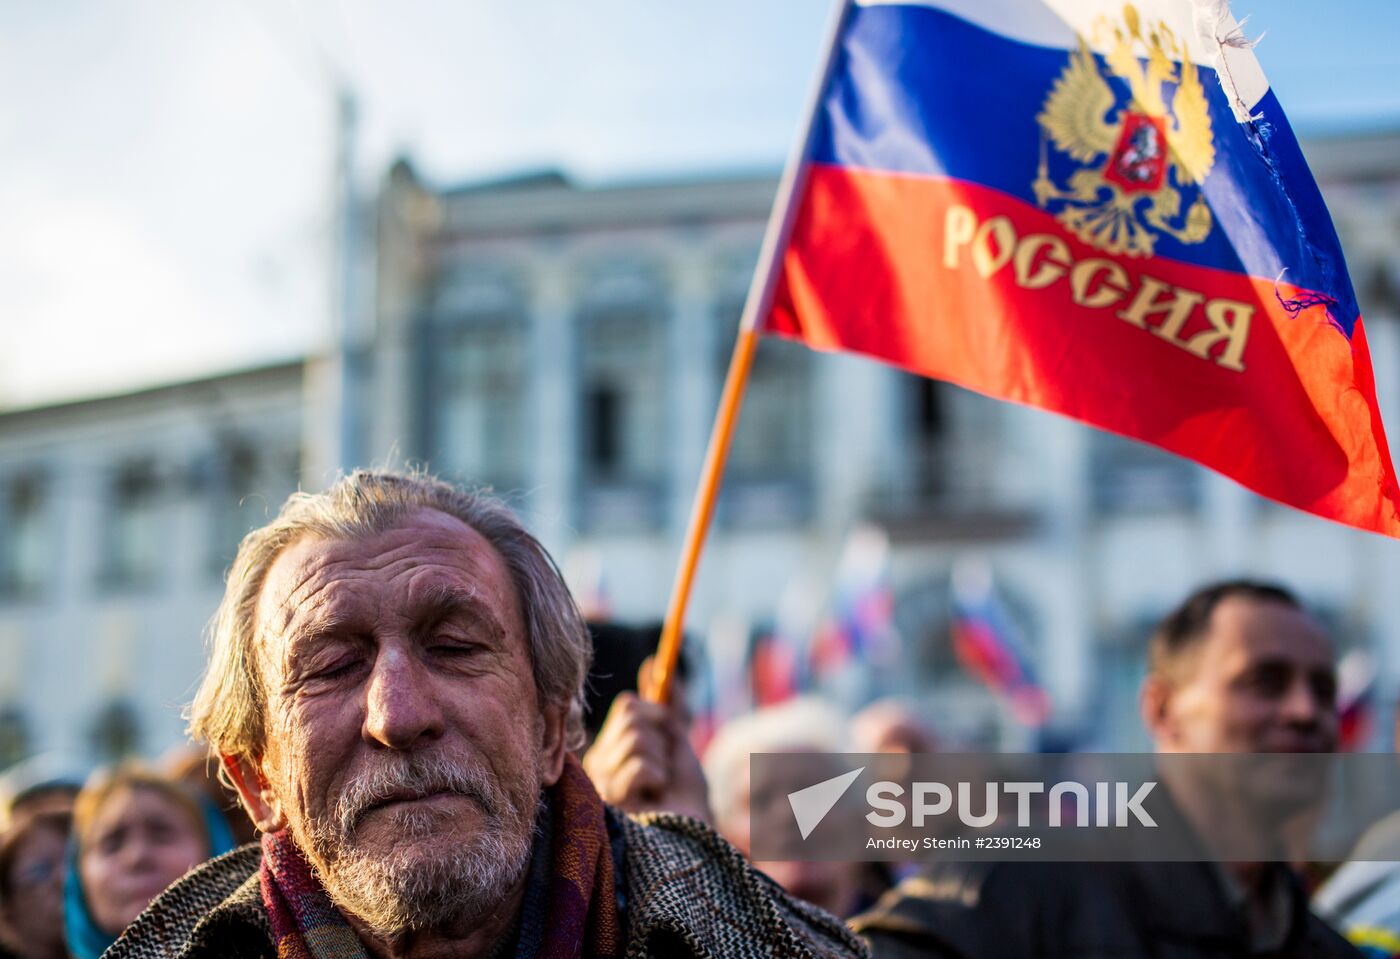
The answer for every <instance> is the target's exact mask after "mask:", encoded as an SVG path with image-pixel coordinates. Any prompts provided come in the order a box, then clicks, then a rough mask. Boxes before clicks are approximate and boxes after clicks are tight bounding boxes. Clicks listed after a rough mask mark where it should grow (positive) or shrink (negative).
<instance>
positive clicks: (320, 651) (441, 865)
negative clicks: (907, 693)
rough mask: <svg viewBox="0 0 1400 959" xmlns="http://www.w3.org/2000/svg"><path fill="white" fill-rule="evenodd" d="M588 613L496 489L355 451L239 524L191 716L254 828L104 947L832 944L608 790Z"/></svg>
mask: <svg viewBox="0 0 1400 959" xmlns="http://www.w3.org/2000/svg"><path fill="white" fill-rule="evenodd" d="M589 657H590V647H589V641H588V633H587V630H586V629H585V627H584V625H583V622H582V620H581V619H580V617H579V614H578V611H577V609H576V608H575V606H574V603H573V600H572V599H571V598H570V596H569V593H568V591H567V589H566V588H565V586H564V583H563V581H562V579H561V578H560V576H559V573H558V571H557V569H556V568H555V566H554V563H553V562H552V561H551V560H550V558H549V556H548V555H547V554H546V553H545V551H544V549H543V548H542V547H541V546H540V545H539V543H538V542H537V541H536V540H535V539H534V538H533V537H532V536H531V535H530V534H529V533H528V532H526V530H525V529H524V528H523V527H522V526H521V525H520V523H519V522H518V521H517V520H516V519H515V517H514V516H513V515H512V514H511V513H510V512H509V511H508V510H507V509H505V508H504V507H503V506H502V505H501V504H500V503H499V502H497V501H495V500H493V499H491V498H489V497H486V496H482V495H476V494H470V493H466V492H463V491H461V490H459V489H457V488H455V487H453V486H450V485H448V484H445V483H442V482H439V481H436V480H433V479H430V478H427V477H423V476H413V475H401V474H394V473H387V472H356V473H355V474H353V475H351V476H349V477H347V478H345V479H343V480H341V481H340V482H339V483H338V484H336V485H335V486H334V487H333V488H332V489H330V490H329V491H327V492H325V493H322V494H319V495H308V494H304V493H298V494H296V495H294V496H293V497H292V498H291V499H290V500H289V501H288V502H287V504H286V505H285V506H284V507H283V509H282V511H281V514H280V515H279V516H278V517H277V518H276V519H275V520H273V522H271V523H270V524H269V525H267V526H265V527H263V528H262V529H258V530H255V531H254V532H252V533H251V534H249V535H248V537H247V538H246V539H245V540H244V541H243V544H242V546H241V547H240V549H239V552H238V556H237V558H236V559H235V561H234V564H233V568H232V570H231V572H230V574H229V579H228V585H227V589H226V592H225V595H224V600H223V603H222V605H221V606H220V609H219V612H218V614H217V616H216V619H215V622H214V627H213V640H212V654H211V660H210V663H209V668H208V672H207V673H206V675H205V678H204V682H203V685H202V686H201V687H200V690H199V692H198V694H197V696H196V698H195V701H194V704H193V707H192V709H191V729H192V731H193V732H194V734H195V735H196V736H197V737H199V738H201V739H203V740H205V741H206V742H208V743H209V745H210V746H211V747H212V748H213V749H214V750H215V751H216V752H217V753H218V754H219V755H220V756H221V757H222V759H223V765H224V769H225V771H226V772H227V773H228V776H229V777H230V779H231V780H232V782H233V784H234V785H235V787H236V788H237V790H238V792H239V794H240V796H241V797H242V799H243V803H244V805H245V806H246V808H247V809H248V811H249V813H250V815H251V816H252V818H253V820H254V821H255V822H256V823H257V825H258V827H259V828H260V829H261V830H262V831H263V833H264V835H263V839H262V842H261V845H260V846H258V845H249V846H245V847H243V848H242V849H239V850H237V851H235V852H233V853H230V854H229V855H227V856H223V857H221V858H219V859H216V860H214V861H212V862H210V863H207V864H205V865H204V866H202V867H200V868H199V869H197V870H195V871H194V872H192V873H191V874H189V875H188V876H187V877H185V878H184V879H182V880H181V881H179V882H178V883H176V884H175V885H174V886H172V887H170V889H168V890H167V891H166V892H165V893H164V894H162V895H161V896H160V897H159V898H158V899H157V900H156V901H155V902H153V903H152V904H151V906H150V908H149V909H148V910H147V911H146V912H145V913H143V914H142V915H141V916H140V917H139V918H138V919H137V920H136V921H135V922H134V923H133V924H132V925H131V926H130V927H129V928H128V929H127V931H126V933H125V934H124V936H123V937H122V938H121V939H120V940H119V941H118V942H117V944H116V945H115V946H114V947H113V949H112V950H111V951H110V952H109V953H108V955H109V956H112V957H148V956H150V957H154V956H181V957H191V959H193V957H205V956H211V957H212V956H268V957H271V956H284V957H285V956H292V957H350V956H453V957H457V956H460V957H497V956H531V957H534V956H540V957H544V956H549V957H565V956H578V957H599V959H603V957H619V959H620V957H622V956H623V955H626V956H628V957H634V956H666V957H672V956H697V957H736V956H737V957H745V956H752V957H758V956H774V955H782V956H848V955H860V954H863V949H862V947H861V946H860V944H859V943H858V942H857V941H856V940H855V939H854V938H853V937H852V936H851V934H850V933H849V932H847V931H846V929H845V928H844V927H843V926H842V925H841V924H840V923H839V922H837V921H836V920H835V919H833V918H832V917H830V916H828V915H827V914H825V913H823V912H821V911H820V910H818V909H815V908H813V907H811V906H808V905H806V904H804V903H801V902H799V901H797V900H794V899H792V898H790V897H788V896H787V895H786V894H784V893H783V892H782V891H781V890H780V889H779V888H777V887H776V886H775V885H774V884H773V883H771V882H769V881H768V880H767V879H765V878H764V877H763V876H761V875H759V874H758V873H756V872H754V871H753V870H752V869H751V868H750V867H749V866H748V865H746V864H745V862H744V860H743V857H742V856H740V855H739V854H738V853H737V852H736V851H735V850H734V849H733V848H732V847H730V846H729V845H728V844H727V843H725V842H724V840H722V839H721V838H720V837H719V836H718V835H716V834H715V833H714V832H712V831H711V830H710V829H709V828H708V827H706V826H704V825H703V824H701V823H699V822H697V821H695V820H693V819H688V818H686V817H683V816H678V815H674V814H664V813H662V814H651V815H649V816H643V817H637V818H632V817H628V816H625V815H622V814H620V813H618V812H617V811H616V810H614V809H612V808H610V807H608V806H606V805H604V803H603V802H602V800H601V799H599V797H598V794H597V792H596V791H595V790H594V788H593V785H592V784H591V783H590V782H589V780H588V778H587V777H586V776H585V775H584V773H583V771H582V769H581V768H580V766H579V764H578V762H577V761H576V760H575V759H573V758H572V756H571V755H570V749H572V748H574V747H576V746H577V744H578V743H579V742H580V740H581V734H582V727H581V702H582V698H581V697H582V691H583V682H584V677H585V675H586V673H587V667H588V662H589Z"/></svg>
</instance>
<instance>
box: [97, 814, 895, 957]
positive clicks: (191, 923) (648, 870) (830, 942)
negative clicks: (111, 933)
mask: <svg viewBox="0 0 1400 959" xmlns="http://www.w3.org/2000/svg"><path fill="white" fill-rule="evenodd" d="M620 818H621V821H622V824H623V836H624V850H625V851H624V853H623V875H624V878H625V883H626V886H625V889H626V893H627V903H628V906H627V959H649V957H657V959H685V957H695V959H759V957H782V959H809V957H810V959H828V957H830V959H836V957H868V955H869V953H868V952H867V950H866V948H865V946H864V945H863V944H862V943H861V942H860V940H858V939H857V938H856V937H855V936H854V934H852V933H851V932H850V931H849V930H848V929H847V928H846V926H845V925H844V924H843V923H842V922H841V921H840V920H839V919H836V918H835V917H834V916H831V915H829V914H827V913H826V912H823V911H822V910H821V909H818V908H817V907H816V906H813V905H810V904H808V903H805V902H803V901H801V900H799V899H794V898H793V897H791V896H789V895H788V894H787V893H785V892H783V890H782V889H781V888H779V887H778V885H777V884H776V883H774V882H773V881H772V880H770V879H768V877H766V876H764V875H763V874H762V873H759V872H758V871H756V870H755V869H753V868H752V867H751V866H750V865H749V864H748V863H747V862H746V861H745V860H744V857H743V856H741V855H740V854H739V852H738V851H737V850H736V849H735V848H734V847H733V846H731V845H729V843H727V842H725V841H724V839H722V838H720V836H719V835H718V834H717V833H716V832H714V830H712V829H710V828H709V827H708V826H706V825H704V824H703V823H700V822H698V821H696V820H694V819H690V818H688V817H685V816H678V815H675V814H673V813H647V814H644V815H641V816H636V817H629V816H620ZM261 861H262V850H261V849H260V848H259V847H258V846H256V845H248V846H244V847H242V848H241V849H237V850H234V851H233V852H231V853H228V854H227V855H224V856H220V857H219V858H218V859H214V860H211V861H209V862H207V863H205V864H204V865H202V866H200V867H199V868H198V869H196V870H194V871H193V872H191V873H190V874H189V875H187V876H185V878H183V879H181V880H180V881H178V882H176V883H175V884H174V885H173V886H171V887H170V888H169V889H167V890H166V891H165V892H163V893H161V894H160V896H158V897H157V898H156V899H155V901H154V902H152V903H151V905H150V906H149V907H148V908H147V909H146V911H145V912H143V913H142V914H141V915H140V916H138V917H137V918H136V920H135V921H134V922H133V923H132V924H131V925H130V926H128V927H127V929H126V931H125V932H124V933H123V934H122V936H121V938H120V939H118V940H117V942H116V943H115V944H114V945H113V946H112V948H111V949H109V950H107V952H106V953H104V954H103V959H177V957H178V959H254V957H257V959H262V957H267V959H275V957H276V955H277V949H276V947H275V945H274V944H273V941H272V930H271V927H270V926H269V924H268V918H267V912H266V910H265V909H264V908H263V903H262V896H261V894H260V892H259V889H258V867H259V865H260V863H261Z"/></svg>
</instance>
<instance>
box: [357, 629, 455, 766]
mask: <svg viewBox="0 0 1400 959" xmlns="http://www.w3.org/2000/svg"><path fill="white" fill-rule="evenodd" d="M443 729H444V719H443V715H442V710H441V709H440V708H439V707H438V701H437V696H436V695H434V691H433V689H432V684H431V680H430V678H429V676H428V673H427V670H426V669H425V668H424V665H423V664H422V663H421V662H419V660H418V658H417V657H416V656H414V655H413V654H412V652H411V650H409V649H407V648H405V647H401V646H396V645H386V646H383V647H381V648H380V650H379V654H378V656H377V657H376V658H375V661H374V669H373V671H372V672H371V673H370V678H369V689H368V693H367V701H366V703H365V725H364V731H363V736H364V739H365V740H366V741H367V742H370V743H376V744H379V745H383V746H388V747H389V748H390V749H413V748H414V747H416V746H418V745H421V744H422V743H423V742H425V741H431V740H434V739H437V738H438V737H439V736H441V735H442V733H443Z"/></svg>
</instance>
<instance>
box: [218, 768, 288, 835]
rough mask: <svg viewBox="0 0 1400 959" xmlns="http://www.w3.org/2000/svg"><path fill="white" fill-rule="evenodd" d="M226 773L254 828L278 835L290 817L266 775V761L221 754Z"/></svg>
mask: <svg viewBox="0 0 1400 959" xmlns="http://www.w3.org/2000/svg"><path fill="white" fill-rule="evenodd" d="M219 759H220V761H221V762H222V763H223V764H224V771H225V772H227V773H228V778H229V779H231V780H233V788H235V789H237V790H238V796H239V798H240V799H242V800H243V808H244V809H246V810H248V815H249V816H250V817H251V818H252V820H253V825H255V826H257V827H258V829H259V830H260V831H262V832H277V831H278V830H280V829H283V828H284V827H285V826H286V825H287V817H286V816H285V815H284V814H283V812H282V804H281V803H280V802H278V800H277V796H276V795H275V794H274V793H273V791H272V787H271V786H270V785H268V781H267V777H266V776H264V775H263V773H262V762H261V760H260V759H258V760H254V759H249V758H247V757H243V756H230V755H227V754H225V755H221V756H220V757H219Z"/></svg>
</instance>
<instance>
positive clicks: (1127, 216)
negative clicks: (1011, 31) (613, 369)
mask: <svg viewBox="0 0 1400 959" xmlns="http://www.w3.org/2000/svg"><path fill="white" fill-rule="evenodd" d="M1123 24H1124V25H1123V26H1121V27H1111V26H1110V25H1109V24H1108V22H1107V21H1106V20H1103V19H1100V20H1099V22H1098V23H1097V24H1096V25H1095V34H1096V36H1098V35H1101V34H1103V33H1106V32H1108V31H1111V33H1112V37H1113V42H1112V43H1110V44H1109V45H1108V52H1107V53H1106V54H1105V55H1104V64H1105V65H1106V66H1107V67H1108V69H1109V70H1110V71H1111V72H1112V74H1113V75H1114V76H1115V77H1118V78H1120V79H1121V80H1122V81H1123V82H1126V83H1127V86H1128V92H1129V94H1130V95H1129V98H1128V101H1127V102H1126V103H1125V104H1123V105H1121V106H1120V105H1119V103H1118V97H1117V95H1115V92H1114V88H1113V86H1112V85H1110V82H1109V80H1108V79H1107V78H1105V77H1104V75H1103V73H1102V72H1101V71H1100V69H1099V65H1098V61H1097V60H1096V59H1095V57H1094V55H1093V54H1092V53H1091V52H1090V51H1089V44H1088V43H1087V42H1086V41H1085V39H1084V37H1083V36H1082V35H1081V36H1080V37H1079V48H1078V49H1077V50H1075V51H1073V52H1071V53H1070V58H1069V64H1068V65H1067V66H1066V67H1065V69H1064V72H1063V73H1061V74H1060V76H1059V78H1058V79H1057V80H1056V81H1055V85H1054V87H1052V88H1051V90H1050V95H1049V96H1047V97H1046V98H1045V106H1044V107H1043V109H1042V110H1041V112H1040V113H1039V115H1038V116H1037V117H1036V119H1037V120H1038V121H1039V122H1040V128H1041V131H1042V139H1041V148H1040V165H1039V168H1038V169H1037V171H1036V178H1035V181H1034V182H1033V183H1032V184H1031V186H1032V189H1033V190H1034V191H1035V199H1036V202H1037V203H1038V204H1040V206H1042V207H1044V208H1045V209H1047V210H1054V212H1055V218H1056V219H1057V220H1059V221H1060V222H1061V223H1063V224H1064V225H1065V226H1066V227H1067V228H1069V230H1070V231H1071V232H1072V233H1073V234H1074V235H1075V236H1077V237H1079V238H1080V239H1081V240H1083V241H1084V242H1085V243H1088V244H1089V245H1091V246H1093V247H1096V248H1098V249H1100V250H1104V251H1105V252H1107V253H1126V254H1127V255H1129V256H1151V255H1152V252H1153V247H1154V246H1155V244H1156V241H1157V232H1156V231H1160V232H1162V233H1165V234H1167V235H1168V236H1170V237H1173V238H1174V239H1176V240H1177V241H1179V242H1181V243H1200V242H1201V241H1202V240H1204V239H1205V238H1206V237H1207V236H1208V235H1209V234H1210V230H1211V225H1212V219H1211V215H1210V208H1209V207H1208V206H1207V205H1206V202H1205V198H1204V197H1202V196H1201V188H1200V184H1201V181H1202V180H1203V179H1204V178H1205V175H1206V173H1208V172H1209V171H1210V168H1211V166H1212V165H1213V164H1214V163H1215V143H1214V141H1213V140H1212V138H1211V128H1210V110H1209V107H1208V105H1207V103H1206V96H1205V91H1204V90H1203V89H1202V87H1201V76H1200V71H1199V70H1198V69H1197V68H1196V66H1195V65H1194V64H1193V63H1192V62H1191V60H1190V58H1189V56H1188V55H1187V50H1186V43H1185V42H1184V41H1182V40H1180V39H1178V38H1177V36H1176V35H1175V34H1174V33H1173V32H1172V31H1171V30H1170V29H1169V28H1168V27H1167V25H1166V24H1165V23H1158V24H1157V25H1156V26H1155V27H1153V26H1149V27H1148V29H1147V32H1146V33H1145V34H1144V31H1143V24H1142V23H1141V21H1140V19H1139V17H1138V13H1137V10H1136V9H1134V8H1133V7H1131V6H1128V7H1125V8H1124V10H1123ZM1139 48H1142V49H1145V50H1146V60H1145V62H1144V61H1143V60H1140V59H1139V55H1138V52H1137V51H1138V49H1139ZM1167 91H1171V109H1170V110H1168V108H1167V103H1166V101H1165V99H1164V96H1165V94H1166V92H1167ZM1045 138H1048V139H1049V140H1050V142H1051V143H1053V144H1054V146H1055V149H1056V150H1058V151H1060V152H1061V153H1064V154H1067V155H1068V156H1069V158H1070V159H1071V160H1073V161H1074V162H1075V163H1078V164H1081V166H1080V168H1079V169H1078V170H1077V171H1075V172H1074V173H1073V174H1071V175H1070V177H1069V182H1068V188H1067V189H1066V188H1062V187H1061V186H1060V185H1059V184H1058V183H1056V182H1055V181H1054V180H1053V179H1051V177H1050V175H1049V171H1048V167H1047V163H1046V145H1045ZM1193 192H1194V194H1195V197H1194V199H1193V200H1192V202H1191V204H1190V206H1189V207H1188V208H1187V209H1186V212H1185V214H1184V215H1183V214H1182V212H1181V209H1182V199H1183V197H1182V194H1183V193H1187V194H1190V193H1193Z"/></svg>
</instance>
